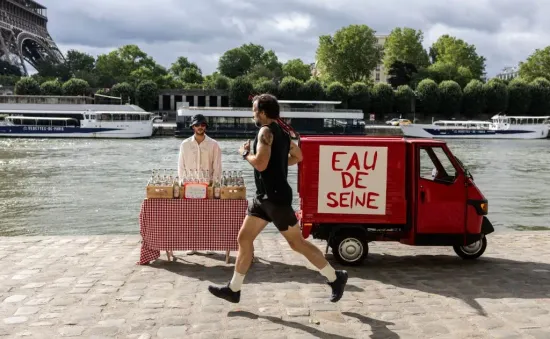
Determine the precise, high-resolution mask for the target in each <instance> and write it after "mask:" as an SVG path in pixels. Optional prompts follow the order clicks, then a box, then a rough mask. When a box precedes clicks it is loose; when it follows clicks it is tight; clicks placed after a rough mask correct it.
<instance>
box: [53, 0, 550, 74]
mask: <svg viewBox="0 0 550 339" xmlns="http://www.w3.org/2000/svg"><path fill="white" fill-rule="evenodd" d="M45 5H46V6H47V7H48V16H49V23H48V27H49V31H50V33H51V34H52V36H53V38H54V40H55V41H56V42H57V43H58V44H59V45H60V47H61V49H62V50H64V51H66V50H67V49H69V48H76V49H80V50H83V51H86V52H89V53H90V54H92V55H97V54H100V53H106V52H109V51H110V50H112V49H114V48H117V47H118V46H121V45H123V44H129V43H133V44H137V45H138V46H140V48H141V49H142V50H144V51H145V52H146V53H148V54H149V55H151V56H152V57H154V58H155V60H157V61H158V62H159V63H161V64H162V65H164V66H167V67H168V66H170V64H171V63H172V62H173V61H174V60H176V58H177V57H178V56H182V55H183V56H187V57H188V58H189V59H190V60H192V61H194V62H196V63H197V64H198V65H199V66H200V67H201V68H202V70H203V73H205V74H208V73H211V72H213V71H214V70H215V69H216V66H217V58H218V57H219V56H220V55H221V54H223V53H224V52H225V51H226V50H228V49H230V48H234V47H238V46H240V45H241V44H243V43H249V42H253V43H257V44H261V45H263V46H264V47H265V48H266V49H273V50H274V51H275V52H276V53H277V54H278V55H279V57H280V59H282V60H283V61H284V60H287V59H292V58H297V57H299V58H303V59H304V61H305V62H313V61H314V58H315V50H316V48H317V44H318V37H319V35H322V34H334V32H336V30H338V29H339V28H341V27H343V26H347V25H350V24H367V25H369V26H370V27H371V28H373V29H374V30H375V31H376V32H377V33H379V34H387V33H389V32H390V31H391V30H392V29H393V28H394V27H397V26H399V27H405V26H406V27H412V28H416V29H421V30H423V31H424V33H425V41H424V45H425V47H426V48H428V47H429V46H430V45H431V43H433V42H434V41H435V40H437V38H438V37H439V36H441V35H442V34H450V35H454V36H456V37H459V38H461V39H464V40H465V41H466V42H468V43H471V44H474V45H476V48H477V51H478V53H480V54H481V55H483V56H485V57H486V58H487V73H488V75H489V76H494V75H495V74H496V73H497V72H498V71H499V70H500V69H502V68H503V67H504V66H513V65H516V64H517V63H518V62H520V61H522V60H524V59H525V58H526V57H527V56H528V55H530V54H531V53H532V52H533V51H534V50H535V49H536V48H544V47H546V45H548V44H550V21H549V20H548V19H547V13H550V1H548V0H523V1H520V0H445V1H438V2H436V1H433V0H416V1H410V0H386V1H381V0H378V1H365V0H279V1H275V2H274V1H270V0H206V1H196V0H179V1H178V0H157V1H155V2H152V1H149V0H116V1H110V0H79V1H66V0H51V1H48V2H47V3H45Z"/></svg>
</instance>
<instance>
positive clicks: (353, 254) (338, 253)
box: [331, 234, 369, 266]
mask: <svg viewBox="0 0 550 339" xmlns="http://www.w3.org/2000/svg"><path fill="white" fill-rule="evenodd" d="M331 248H332V254H333V255H334V258H335V259H336V260H337V261H338V262H339V263H341V264H342V265H345V266H359V265H361V264H362V263H363V261H364V260H365V258H366V257H367V255H368V254H369V245H368V243H367V242H366V241H365V239H364V237H361V236H360V235H355V234H342V235H338V236H337V237H336V238H335V239H334V241H333V243H332V246H331Z"/></svg>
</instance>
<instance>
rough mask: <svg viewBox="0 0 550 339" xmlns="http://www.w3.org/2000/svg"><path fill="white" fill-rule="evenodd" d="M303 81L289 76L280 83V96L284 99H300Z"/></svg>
mask: <svg viewBox="0 0 550 339" xmlns="http://www.w3.org/2000/svg"><path fill="white" fill-rule="evenodd" d="M302 86H303V82H302V81H300V80H298V79H296V78H294V77H291V76H288V77H284V78H283V80H282V81H281V83H280V84H279V96H280V99H283V100H299V99H300V93H302Z"/></svg>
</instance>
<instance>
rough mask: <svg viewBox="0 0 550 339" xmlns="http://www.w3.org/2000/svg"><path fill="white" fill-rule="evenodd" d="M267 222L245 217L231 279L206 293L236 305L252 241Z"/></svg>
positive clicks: (251, 251)
mask: <svg viewBox="0 0 550 339" xmlns="http://www.w3.org/2000/svg"><path fill="white" fill-rule="evenodd" d="M268 223H269V222H268V221H267V220H264V219H262V218H260V217H257V216H252V215H247V216H246V217H245V219H244V222H243V226H242V227H241V229H240V231H239V236H238V239H237V240H238V242H239V252H238V253H237V260H236V263H235V270H234V272H233V278H232V279H231V281H230V282H229V284H227V285H225V286H212V285H211V286H208V291H210V293H212V294H213V295H215V296H216V297H218V298H222V299H225V300H227V301H230V302H233V303H238V302H239V301H240V297H241V285H242V283H243V281H244V277H245V275H246V273H247V272H248V269H249V268H250V265H251V263H252V255H253V253H254V239H256V237H257V236H258V234H260V232H261V231H262V230H263V229H264V228H265V226H267V224H268Z"/></svg>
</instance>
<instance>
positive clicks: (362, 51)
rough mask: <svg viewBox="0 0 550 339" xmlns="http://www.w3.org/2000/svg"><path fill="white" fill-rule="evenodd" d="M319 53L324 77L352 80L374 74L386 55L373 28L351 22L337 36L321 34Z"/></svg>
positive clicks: (347, 82) (363, 78)
mask: <svg viewBox="0 0 550 339" xmlns="http://www.w3.org/2000/svg"><path fill="white" fill-rule="evenodd" d="M316 54H317V62H318V68H319V70H320V72H321V76H322V77H325V78H327V79H332V80H334V81H339V82H341V83H343V84H351V83H354V82H358V81H366V80H367V79H368V78H369V77H370V75H371V72H372V71H373V70H374V68H375V67H376V66H377V65H378V64H379V63H380V60H381V59H382V46H380V45H379V44H378V39H377V38H376V36H375V32H374V30H373V29H372V28H370V27H368V26H367V25H349V26H347V27H343V28H341V29H339V30H338V31H336V33H335V34H334V36H330V35H322V36H320V37H319V47H318V48H317V53H316Z"/></svg>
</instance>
